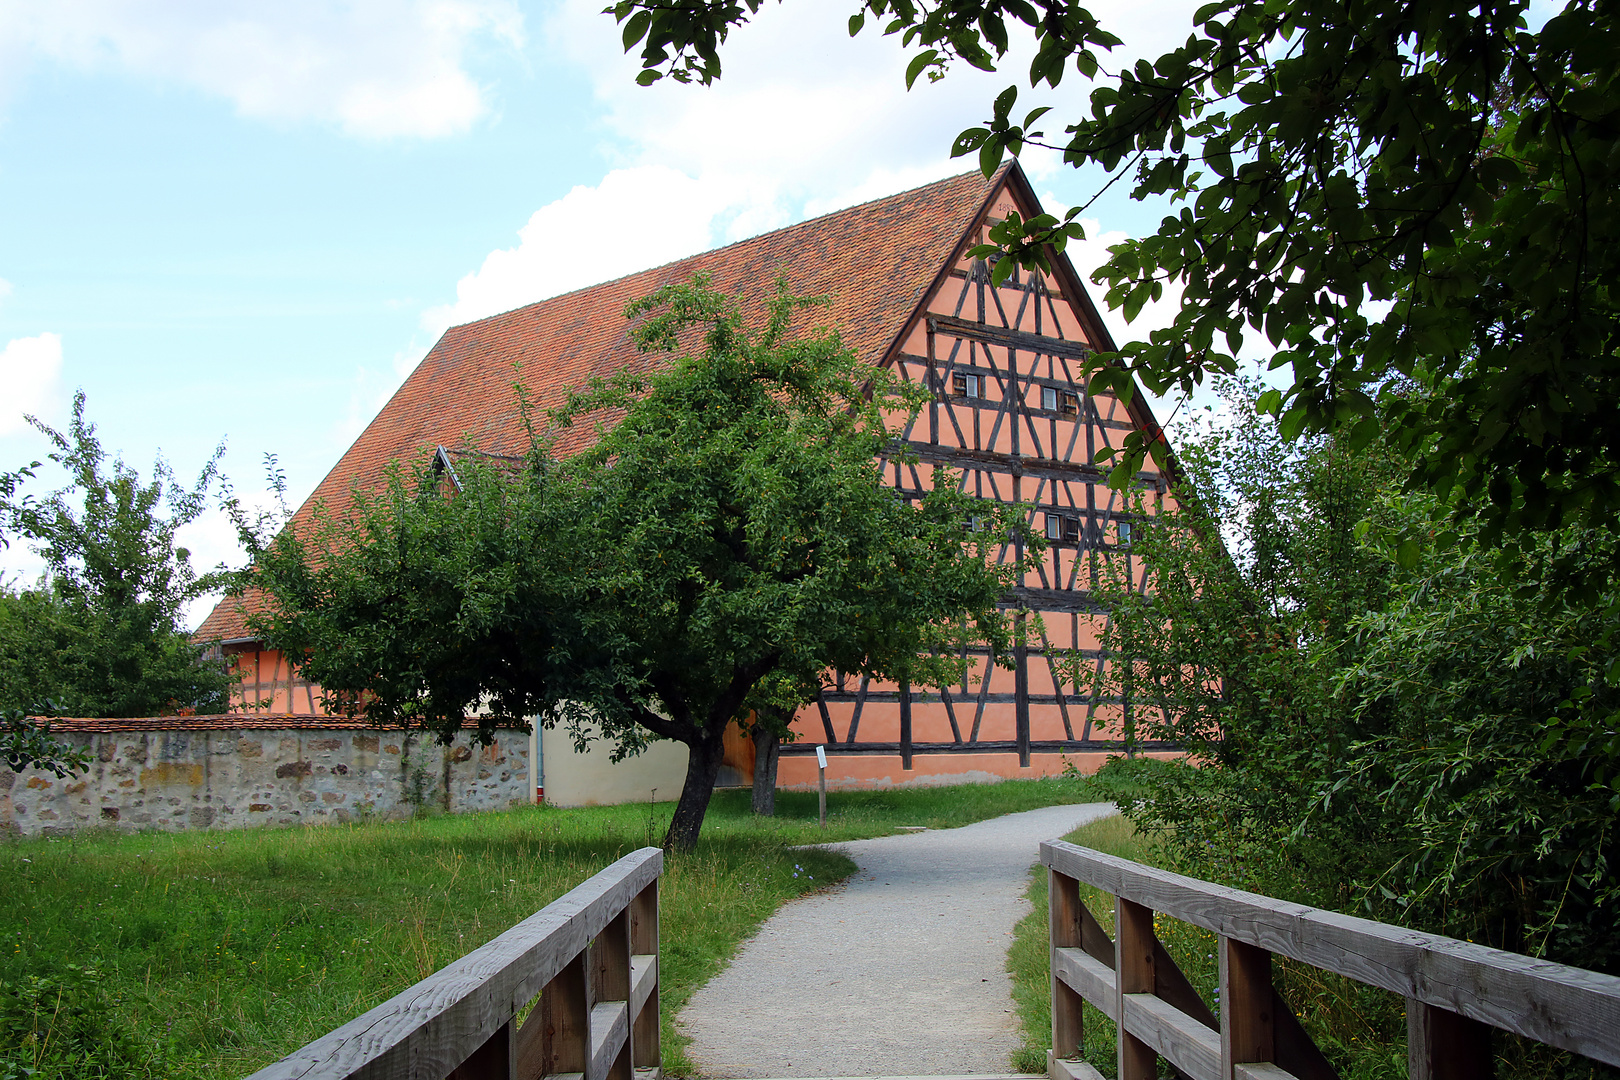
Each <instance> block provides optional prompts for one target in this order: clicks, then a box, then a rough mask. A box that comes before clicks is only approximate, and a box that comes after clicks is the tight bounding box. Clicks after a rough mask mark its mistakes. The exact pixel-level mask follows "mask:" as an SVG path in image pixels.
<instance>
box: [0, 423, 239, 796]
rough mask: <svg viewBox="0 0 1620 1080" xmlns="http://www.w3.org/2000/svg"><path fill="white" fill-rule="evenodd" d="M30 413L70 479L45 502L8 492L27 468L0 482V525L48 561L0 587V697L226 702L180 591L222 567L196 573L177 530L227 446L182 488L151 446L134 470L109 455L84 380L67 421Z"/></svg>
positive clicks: (125, 706) (20, 703) (32, 706)
mask: <svg viewBox="0 0 1620 1080" xmlns="http://www.w3.org/2000/svg"><path fill="white" fill-rule="evenodd" d="M29 420H30V422H31V423H32V424H33V425H34V426H35V427H36V428H37V429H38V430H39V431H40V432H41V433H43V434H44V435H45V436H46V437H47V438H48V439H50V441H51V444H52V446H53V447H54V449H53V450H52V452H51V455H50V459H51V460H52V461H53V462H55V463H56V464H58V465H60V466H61V467H62V468H63V469H64V470H65V471H66V472H67V474H68V477H69V484H68V486H66V487H64V488H62V489H60V490H58V491H56V492H53V493H52V494H51V495H49V496H48V497H46V498H45V499H44V500H43V501H41V500H36V499H34V498H33V497H32V496H22V497H20V498H18V497H15V496H16V493H17V491H18V490H20V488H21V479H19V478H31V477H32V475H33V473H32V471H31V469H26V470H22V471H21V472H19V473H16V474H12V476H11V478H10V479H12V480H16V481H17V482H16V483H14V484H9V485H0V492H3V493H4V494H5V501H4V503H3V510H4V514H5V520H4V531H5V532H6V533H8V534H10V535H13V536H17V537H20V538H22V539H24V540H27V541H31V542H32V543H33V545H34V550H35V551H36V552H38V553H39V554H40V555H41V556H42V557H43V558H44V560H45V565H46V577H45V579H44V580H43V581H42V582H41V583H40V584H39V585H38V586H36V587H34V588H23V589H17V588H12V587H9V586H0V710H4V711H23V712H29V713H33V714H36V715H40V714H43V715H57V716H61V715H69V716H151V715H155V714H159V713H172V712H175V711H178V710H191V711H195V712H218V711H222V710H223V708H224V705H225V702H226V699H227V688H228V686H229V679H228V676H227V674H226V671H225V668H224V665H223V663H221V662H219V661H217V660H208V659H205V658H204V657H203V656H202V655H200V653H199V650H198V648H197V647H196V646H194V645H193V644H192V643H191V641H190V639H189V638H188V636H187V635H186V633H185V631H184V630H183V629H182V628H181V625H180V619H181V617H182V615H183V612H184V608H185V605H186V604H188V603H189V602H191V601H192V600H195V599H197V598H198V597H201V596H205V595H207V594H208V593H211V592H216V591H218V590H219V589H220V588H221V587H223V585H224V584H225V583H226V580H227V577H228V575H226V574H225V573H224V572H223V571H211V572H206V573H198V572H197V570H196V569H195V568H194V567H193V566H192V565H191V562H190V553H189V552H188V551H187V550H186V549H185V548H183V547H179V546H177V545H176V543H175V537H176V534H177V532H178V530H179V529H181V528H182V527H183V526H185V525H187V524H189V523H190V522H192V521H195V520H196V519H197V517H198V516H199V515H200V514H201V513H202V512H203V511H204V510H205V509H206V508H207V504H208V498H209V493H210V491H211V490H212V489H213V487H214V485H215V483H216V482H218V481H219V473H218V469H217V463H218V459H219V454H220V453H221V452H222V451H223V448H221V450H220V451H216V452H215V454H214V457H213V458H212V459H210V460H209V462H208V463H207V464H206V465H205V466H204V467H203V470H202V472H201V474H200V475H199V476H198V478H197V480H196V482H195V483H194V484H193V485H192V486H191V487H189V488H188V487H185V486H183V485H181V484H179V483H178V482H177V481H176V479H175V477H174V474H173V472H172V471H171V470H170V468H169V466H168V465H167V464H166V463H164V462H163V461H162V460H161V459H160V460H158V461H157V462H156V464H155V465H154V466H153V476H152V479H151V480H150V481H145V482H143V481H142V480H141V478H140V476H139V474H138V473H136V472H135V471H134V470H133V469H130V468H129V467H127V466H126V465H125V464H124V463H123V461H122V460H121V459H114V460H113V461H112V462H111V467H110V469H109V468H108V461H107V455H106V452H105V451H104V450H103V449H102V447H101V443H100V441H99V440H98V439H97V438H96V432H95V427H94V426H93V425H92V424H90V423H89V422H88V421H86V420H85V418H84V394H83V393H80V394H78V395H76V396H75V398H74V402H73V417H72V420H71V422H70V423H69V426H68V430H67V431H66V432H65V433H64V432H60V431H57V430H56V429H55V428H52V427H50V426H49V425H47V424H45V423H43V422H42V421H39V420H37V419H35V418H33V417H30V418H29ZM36 464H37V463H36ZM13 733H14V734H15V730H14V732H13ZM25 756H26V755H25ZM12 760H13V765H14V767H15V766H16V764H17V761H18V759H17V758H16V756H15V755H14V756H13V758H12ZM48 760H50V759H49V757H47V758H45V759H41V761H42V763H44V762H46V761H48Z"/></svg>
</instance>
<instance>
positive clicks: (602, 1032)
mask: <svg viewBox="0 0 1620 1080" xmlns="http://www.w3.org/2000/svg"><path fill="white" fill-rule="evenodd" d="M629 1041H630V1010H629V1002H625V1001H604V1002H601V1003H599V1004H597V1005H594V1006H592V1008H591V1053H590V1057H588V1058H587V1059H586V1061H585V1080H608V1074H609V1073H610V1072H611V1071H612V1070H613V1063H614V1062H615V1061H616V1060H617V1059H618V1057H619V1054H620V1053H621V1052H622V1051H623V1050H624V1048H625V1044H626V1043H628V1042H629Z"/></svg>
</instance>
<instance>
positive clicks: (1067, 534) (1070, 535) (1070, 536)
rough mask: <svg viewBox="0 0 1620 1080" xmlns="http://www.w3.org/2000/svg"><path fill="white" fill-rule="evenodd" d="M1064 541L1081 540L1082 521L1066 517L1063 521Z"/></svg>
mask: <svg viewBox="0 0 1620 1080" xmlns="http://www.w3.org/2000/svg"><path fill="white" fill-rule="evenodd" d="M1063 539H1065V540H1069V541H1075V540H1079V539H1080V519H1079V518H1076V517H1066V518H1064V519H1063Z"/></svg>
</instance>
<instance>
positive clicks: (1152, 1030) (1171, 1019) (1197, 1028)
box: [1120, 994, 1221, 1080]
mask: <svg viewBox="0 0 1620 1080" xmlns="http://www.w3.org/2000/svg"><path fill="white" fill-rule="evenodd" d="M1121 1001H1122V1007H1123V1011H1124V1013H1125V1022H1124V1023H1123V1024H1121V1025H1120V1027H1121V1028H1122V1029H1123V1030H1125V1031H1128V1032H1131V1033H1132V1034H1131V1035H1129V1036H1127V1038H1131V1039H1135V1040H1137V1041H1139V1042H1140V1044H1141V1045H1142V1046H1144V1047H1146V1048H1148V1049H1149V1050H1151V1051H1152V1052H1153V1053H1157V1054H1159V1055H1160V1056H1162V1057H1163V1058H1164V1059H1165V1060H1166V1061H1168V1062H1170V1063H1171V1064H1172V1065H1174V1066H1175V1067H1176V1068H1178V1069H1180V1070H1181V1071H1182V1072H1184V1073H1186V1074H1187V1075H1188V1076H1190V1077H1192V1078H1193V1080H1219V1077H1220V1075H1221V1036H1220V1034H1219V1033H1218V1032H1215V1031H1211V1030H1210V1029H1209V1028H1207V1027H1205V1026H1204V1025H1203V1024H1200V1023H1199V1022H1198V1021H1196V1020H1194V1019H1193V1018H1192V1017H1190V1016H1188V1015H1187V1014H1186V1013H1184V1012H1182V1011H1181V1010H1180V1009H1178V1008H1176V1007H1175V1006H1173V1005H1171V1004H1170V1003H1169V1002H1167V1001H1165V1000H1164V999H1163V998H1161V997H1159V996H1157V995H1155V994H1125V995H1123V996H1122V998H1121ZM1148 1060H1149V1061H1151V1060H1152V1054H1149V1055H1148ZM1154 1076H1155V1078H1156V1077H1157V1073H1156V1072H1155V1073H1154Z"/></svg>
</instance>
